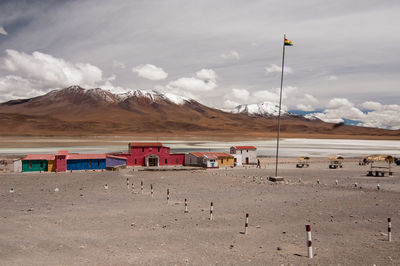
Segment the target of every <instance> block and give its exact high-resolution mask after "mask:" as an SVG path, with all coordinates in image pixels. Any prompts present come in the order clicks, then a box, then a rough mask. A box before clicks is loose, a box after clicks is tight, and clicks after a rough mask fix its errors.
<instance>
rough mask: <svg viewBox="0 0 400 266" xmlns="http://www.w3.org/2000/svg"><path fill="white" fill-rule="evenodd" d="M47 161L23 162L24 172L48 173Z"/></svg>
mask: <svg viewBox="0 0 400 266" xmlns="http://www.w3.org/2000/svg"><path fill="white" fill-rule="evenodd" d="M47 169H48V168H47V160H23V161H22V172H40V171H47Z"/></svg>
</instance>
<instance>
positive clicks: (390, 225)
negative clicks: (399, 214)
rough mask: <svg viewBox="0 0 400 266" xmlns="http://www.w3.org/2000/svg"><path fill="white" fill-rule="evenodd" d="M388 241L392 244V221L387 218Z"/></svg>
mask: <svg viewBox="0 0 400 266" xmlns="http://www.w3.org/2000/svg"><path fill="white" fill-rule="evenodd" d="M388 241H389V242H392V219H391V218H388Z"/></svg>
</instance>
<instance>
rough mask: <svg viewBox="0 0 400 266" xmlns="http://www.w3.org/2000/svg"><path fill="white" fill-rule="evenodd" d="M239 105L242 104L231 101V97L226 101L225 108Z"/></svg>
mask: <svg viewBox="0 0 400 266" xmlns="http://www.w3.org/2000/svg"><path fill="white" fill-rule="evenodd" d="M238 105H240V103H237V102H234V101H231V100H229V99H228V100H225V101H224V107H225V108H235V107H236V106H238Z"/></svg>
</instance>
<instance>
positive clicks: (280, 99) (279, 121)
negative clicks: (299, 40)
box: [275, 34, 286, 177]
mask: <svg viewBox="0 0 400 266" xmlns="http://www.w3.org/2000/svg"><path fill="white" fill-rule="evenodd" d="M285 39H286V34H284V35H283V54H282V73H281V90H280V93H279V112H278V134H277V136H276V157H275V177H277V176H278V157H279V138H280V133H281V132H280V131H281V105H282V87H283V68H284V66H285Z"/></svg>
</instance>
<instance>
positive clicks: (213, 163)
mask: <svg viewBox="0 0 400 266" xmlns="http://www.w3.org/2000/svg"><path fill="white" fill-rule="evenodd" d="M203 167H205V168H218V160H217V159H209V158H204V157H203Z"/></svg>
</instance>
